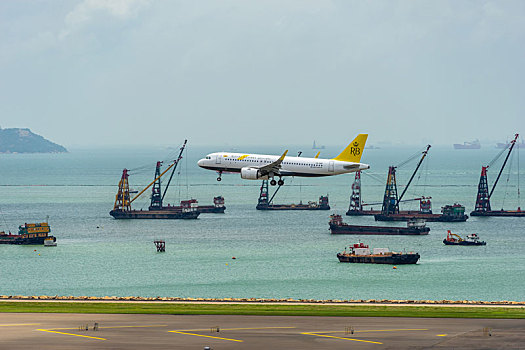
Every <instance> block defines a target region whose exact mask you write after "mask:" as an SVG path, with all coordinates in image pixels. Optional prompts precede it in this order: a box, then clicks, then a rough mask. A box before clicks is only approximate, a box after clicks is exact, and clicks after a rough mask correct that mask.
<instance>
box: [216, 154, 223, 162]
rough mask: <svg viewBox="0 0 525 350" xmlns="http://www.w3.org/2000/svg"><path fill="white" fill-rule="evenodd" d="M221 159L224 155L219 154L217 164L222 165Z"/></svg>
mask: <svg viewBox="0 0 525 350" xmlns="http://www.w3.org/2000/svg"><path fill="white" fill-rule="evenodd" d="M221 158H222V154H217V158H216V159H215V164H221Z"/></svg>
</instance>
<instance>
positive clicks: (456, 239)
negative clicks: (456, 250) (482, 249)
mask: <svg viewBox="0 0 525 350" xmlns="http://www.w3.org/2000/svg"><path fill="white" fill-rule="evenodd" d="M443 243H444V244H445V245H486V244H487V243H486V242H485V241H480V240H479V236H478V235H477V234H475V233H472V234H470V235H467V238H466V239H463V238H461V237H460V236H459V235H457V234H455V233H452V232H450V230H447V238H445V239H444V240H443Z"/></svg>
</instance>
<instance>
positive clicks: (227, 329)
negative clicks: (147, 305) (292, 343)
mask: <svg viewBox="0 0 525 350" xmlns="http://www.w3.org/2000/svg"><path fill="white" fill-rule="evenodd" d="M286 328H297V327H252V328H220V327H219V330H221V331H239V330H254V329H286ZM209 330H210V328H201V329H180V330H177V331H170V332H199V331H209Z"/></svg>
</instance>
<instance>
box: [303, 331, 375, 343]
mask: <svg viewBox="0 0 525 350" xmlns="http://www.w3.org/2000/svg"><path fill="white" fill-rule="evenodd" d="M301 334H305V335H315V336H316V337H323V338H333V339H342V340H352V341H359V342H363V343H371V344H383V343H380V342H378V341H371V340H363V339H354V338H344V337H334V336H333V335H324V334H318V333H308V332H303V333H301Z"/></svg>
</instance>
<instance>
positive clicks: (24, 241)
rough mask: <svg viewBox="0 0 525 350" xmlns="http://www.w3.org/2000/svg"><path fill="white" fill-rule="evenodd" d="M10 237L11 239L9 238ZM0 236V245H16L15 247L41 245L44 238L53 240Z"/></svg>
mask: <svg viewBox="0 0 525 350" xmlns="http://www.w3.org/2000/svg"><path fill="white" fill-rule="evenodd" d="M11 237H12V238H11ZM11 237H10V236H4V237H2V236H0V244H17V245H37V244H38V245H42V244H44V240H45V239H46V238H53V236H46V237H32V238H20V237H13V236H11Z"/></svg>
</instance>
